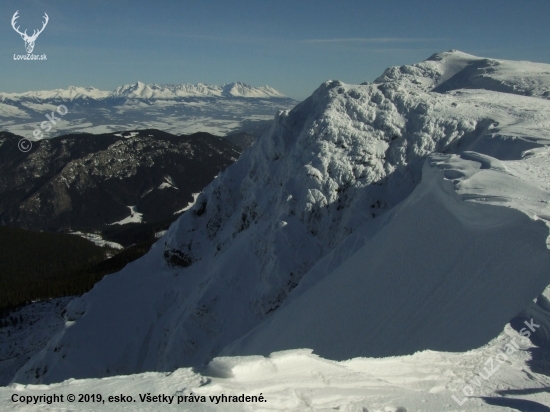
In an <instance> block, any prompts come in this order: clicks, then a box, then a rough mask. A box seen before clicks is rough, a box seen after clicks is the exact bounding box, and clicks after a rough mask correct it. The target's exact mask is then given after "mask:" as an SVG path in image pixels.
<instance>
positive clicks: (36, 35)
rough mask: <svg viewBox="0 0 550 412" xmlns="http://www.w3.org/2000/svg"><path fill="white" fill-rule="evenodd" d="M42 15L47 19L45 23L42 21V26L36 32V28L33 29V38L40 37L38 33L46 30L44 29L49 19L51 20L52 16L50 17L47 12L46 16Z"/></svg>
mask: <svg viewBox="0 0 550 412" xmlns="http://www.w3.org/2000/svg"><path fill="white" fill-rule="evenodd" d="M42 17H44V19H46V20H45V21H44V23H42V28H41V29H40V30H38V32H36V30H33V33H32V36H30V38H31V39H33V40H35V39H36V38H37V37H38V35H39V34H40V33H42V32H43V31H44V29H45V28H46V25H47V24H48V21H50V18H49V17H48V15H47V14H46V12H44V16H42Z"/></svg>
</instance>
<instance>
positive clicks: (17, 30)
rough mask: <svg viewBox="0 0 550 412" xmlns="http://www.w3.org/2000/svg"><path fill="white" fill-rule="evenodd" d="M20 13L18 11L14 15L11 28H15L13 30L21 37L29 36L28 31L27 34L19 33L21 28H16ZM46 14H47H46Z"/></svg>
mask: <svg viewBox="0 0 550 412" xmlns="http://www.w3.org/2000/svg"><path fill="white" fill-rule="evenodd" d="M18 13H19V10H17V11H16V12H15V14H14V15H13V17H12V18H11V27H13V30H15V31H16V32H17V33H19V34H20V35H21V36H27V30H25V33H21V32H20V31H19V27H20V26H17V27H15V23H16V20H17V19H18V18H19V16H18V15H17V14H18ZM44 14H46V13H44ZM42 30H43V29H42Z"/></svg>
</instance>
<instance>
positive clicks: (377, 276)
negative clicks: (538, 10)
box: [14, 51, 550, 383]
mask: <svg viewBox="0 0 550 412" xmlns="http://www.w3.org/2000/svg"><path fill="white" fill-rule="evenodd" d="M549 97H550V66H549V65H544V64H534V63H527V62H509V61H500V60H491V59H483V58H477V57H475V56H471V55H467V54H464V53H461V52H457V51H451V52H447V53H440V54H436V55H434V56H432V57H431V58H429V59H428V60H426V61H425V62H422V63H419V64H415V65H412V66H402V67H393V68H390V69H388V70H386V72H385V73H384V74H383V75H382V76H381V77H380V78H378V79H377V80H376V81H375V82H374V83H373V84H362V85H346V84H343V83H341V82H339V81H329V82H326V83H324V84H323V85H321V87H320V88H319V89H318V90H316V91H315V92H314V93H313V95H312V96H311V97H310V98H308V99H307V100H305V101H304V102H303V103H301V104H299V105H298V106H296V107H295V108H294V109H293V110H291V111H289V112H280V113H279V114H278V115H277V116H276V118H275V121H274V122H273V125H272V127H271V129H270V130H269V131H268V132H267V133H266V134H264V136H263V137H262V138H260V139H259V140H258V142H257V143H256V144H255V145H254V146H252V147H251V148H249V149H247V150H246V151H245V152H244V153H243V155H242V156H241V158H240V159H239V160H238V162H237V163H235V164H234V165H232V166H230V167H229V168H228V169H227V170H226V171H225V172H224V173H221V174H220V175H219V176H218V177H217V178H216V180H214V181H213V182H212V183H211V184H210V185H209V186H208V187H207V188H205V189H204V190H203V193H202V194H201V195H200V196H199V197H198V199H197V202H196V204H195V206H194V207H193V208H192V209H191V210H189V211H188V212H186V213H185V214H184V215H182V216H181V217H180V219H179V220H178V221H177V222H175V223H174V224H173V225H172V227H171V228H170V230H169V231H168V232H167V233H166V234H165V235H164V236H163V237H162V238H161V239H160V240H159V242H157V243H156V244H155V246H154V247H153V249H152V250H151V252H150V253H149V254H148V255H146V256H145V257H143V258H142V259H140V260H139V261H136V262H133V263H132V264H130V265H128V266H127V267H126V268H125V269H124V270H123V271H121V272H120V273H118V274H115V275H111V276H107V277H106V278H104V279H103V280H102V281H101V282H100V283H98V284H97V285H96V287H95V288H94V289H93V290H92V291H91V292H89V293H87V294H86V295H84V296H82V297H81V298H79V299H76V300H74V301H72V302H71V303H70V304H69V307H68V312H67V314H66V321H67V323H66V326H65V329H64V330H63V331H62V332H61V333H59V334H58V335H56V336H55V337H54V338H53V339H52V340H51V341H50V342H49V343H48V345H47V347H46V348H45V349H44V350H43V351H41V352H40V353H38V354H37V355H35V356H34V357H33V358H32V359H31V360H30V361H29V362H28V363H27V364H26V365H25V366H24V367H23V368H22V369H21V370H20V371H19V372H18V374H17V376H16V377H15V379H14V381H15V382H46V383H47V382H57V381H61V380H64V379H67V378H71V377H73V378H84V377H102V376H109V375H119V374H130V373H137V372H142V371H150V370H157V371H167V370H174V369H176V368H178V367H180V366H192V365H201V364H204V363H205V362H207V361H208V360H210V359H211V358H213V357H215V356H216V355H218V354H220V353H223V354H233V355H236V354H268V353H269V352H271V351H273V350H280V349H290V348H300V347H307V348H311V349H313V351H314V352H315V353H318V354H320V355H322V356H325V357H329V358H332V359H338V360H341V359H347V358H351V357H355V356H391V355H402V354H411V353H413V352H415V351H418V350H423V349H437V350H443V351H464V350H468V349H472V348H474V347H477V346H480V345H482V344H484V343H486V342H488V341H489V340H491V339H492V338H494V337H495V336H496V335H498V334H499V333H500V332H501V331H502V329H503V328H504V326H505V324H506V323H507V322H508V321H509V320H510V319H511V318H512V317H513V316H514V315H515V314H516V313H518V312H519V311H520V310H522V309H523V308H525V307H527V306H528V305H529V303H530V302H531V301H532V299H533V298H535V297H536V296H537V295H538V294H540V293H541V292H542V291H543V290H544V288H545V286H546V285H548V284H549V283H550V272H549V271H548V267H550V251H549V250H548V240H547V239H548V225H547V223H548V221H549V220H550V210H549V206H548V202H549V200H550V194H549V189H550V173H549V172H548V170H550V150H549V148H550V145H549V144H550V140H549V139H548V136H549V133H550V101H549V100H548V99H549ZM420 182H421V183H420Z"/></svg>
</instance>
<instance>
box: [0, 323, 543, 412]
mask: <svg viewBox="0 0 550 412" xmlns="http://www.w3.org/2000/svg"><path fill="white" fill-rule="evenodd" d="M514 343H515V344H516V345H517V346H518V348H519V349H518V350H517V351H516V352H515V353H513V354H510V355H509V356H508V360H507V361H506V362H505V363H502V364H500V363H499V362H498V361H496V360H495V358H496V356H497V355H499V354H500V353H501V352H499V350H502V348H503V347H506V345H510V344H514ZM532 349H533V347H532V345H531V344H530V343H529V341H528V340H527V339H526V338H522V337H521V336H519V335H518V333H517V332H515V331H514V330H512V329H511V328H510V327H506V328H505V330H504V331H503V332H502V333H500V334H499V336H498V337H496V338H495V339H493V340H492V341H491V342H490V343H488V344H487V345H485V346H483V347H482V348H479V349H476V350H472V351H469V352H466V353H448V352H434V351H423V352H419V353H416V354H414V355H412V356H402V357H390V358H381V359H374V358H355V359H351V360H348V361H344V362H335V361H330V360H327V359H323V358H320V357H318V356H316V355H314V354H312V353H311V350H307V349H301V350H300V349H298V350H292V351H285V352H277V353H273V354H271V356H269V357H262V356H245V357H221V358H216V359H214V360H213V361H212V362H211V363H210V364H209V365H208V366H207V367H206V368H203V369H202V370H196V369H195V370H193V369H191V368H181V369H178V370H176V371H174V372H173V373H159V372H148V373H143V374H138V375H130V376H116V377H110V378H103V379H84V380H74V379H71V380H68V381H65V382H62V383H59V384H52V385H49V386H46V385H21V384H12V385H10V386H9V387H7V388H0V408H1V409H2V410H12V409H13V410H20V411H56V412H64V411H67V412H68V411H97V410H101V411H126V410H128V411H150V410H161V411H172V410H173V411H176V410H178V411H179V410H186V411H200V412H205V411H264V412H267V411H285V412H299V411H318V412H321V411H322V412H329V411H334V410H338V411H343V412H413V411H423V412H442V411H445V412H453V411H464V410H467V411H471V412H485V411H489V412H491V411H495V412H497V411H499V412H503V411H518V410H520V411H529V412H537V411H540V412H546V411H548V409H549V408H548V407H547V406H545V405H548V404H550V395H549V394H548V390H547V388H548V386H549V385H550V378H548V376H544V375H539V374H537V373H533V372H530V371H529V366H528V361H529V358H530V351H531V350H532ZM489 359H493V361H494V363H495V364H496V366H495V368H496V369H497V370H496V371H495V373H494V374H492V375H491V376H490V377H488V374H487V373H485V372H484V370H483V368H484V367H486V366H485V365H486V362H487V361H488V360H489ZM480 373H481V374H483V376H487V377H488V379H486V380H485V379H483V378H480ZM464 387H472V390H473V396H471V397H468V398H466V397H465V396H464V394H463V388H464ZM524 388H527V389H524ZM53 394H57V395H63V396H64V401H63V402H54V403H52V404H47V403H46V402H45V400H42V401H38V402H37V403H36V404H33V400H32V398H31V403H30V404H29V405H25V404H24V403H23V404H22V403H20V402H18V403H16V404H14V403H13V402H12V401H11V397H12V396H14V395H15V396H16V399H17V400H19V399H21V397H22V396H25V397H27V396H43V395H46V396H50V395H53ZM71 394H72V395H76V396H77V399H78V396H79V395H80V394H100V395H101V396H102V401H101V402H100V403H99V404H98V403H96V402H88V403H85V402H68V401H67V396H68V395H71ZM121 394H122V395H126V396H131V397H132V401H131V402H128V403H120V402H116V403H115V402H109V397H110V396H120V395H121ZM147 394H150V395H166V398H164V400H165V401H164V402H142V401H141V399H140V395H142V396H144V395H147ZM222 394H224V395H226V396H227V395H231V396H240V395H243V394H244V395H245V396H258V397H259V396H260V395H261V396H263V397H264V400H265V402H249V403H228V402H218V403H216V398H212V400H210V397H211V396H212V397H219V396H220V395H222ZM190 395H193V396H204V401H205V402H200V401H199V402H187V401H185V402H184V401H183V400H185V398H184V396H190ZM453 396H454V397H455V398H456V401H455V399H454V398H453ZM178 397H180V398H179V400H180V403H179V404H178ZM218 399H219V398H218ZM103 400H104V401H105V403H103ZM170 402H171V403H170Z"/></svg>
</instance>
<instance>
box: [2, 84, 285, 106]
mask: <svg viewBox="0 0 550 412" xmlns="http://www.w3.org/2000/svg"><path fill="white" fill-rule="evenodd" d="M181 97H246V98H264V99H270V98H285V97H286V96H285V95H284V94H282V93H280V92H278V91H277V90H275V89H274V88H272V87H269V86H261V87H252V86H250V85H248V84H246V83H242V82H233V83H227V84H224V85H222V86H217V85H211V84H204V83H197V84H165V85H160V84H145V83H142V82H139V81H138V82H137V83H136V84H126V85H124V86H119V87H117V88H116V89H115V90H113V91H104V90H99V89H96V88H95V87H76V86H69V88H67V89H54V90H44V91H34V92H33V91H30V92H25V93H0V101H2V102H5V101H20V100H23V99H34V100H66V101H73V100H78V99H94V100H101V99H116V98H134V99H152V100H157V99H160V100H163V99H177V98H181Z"/></svg>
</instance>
